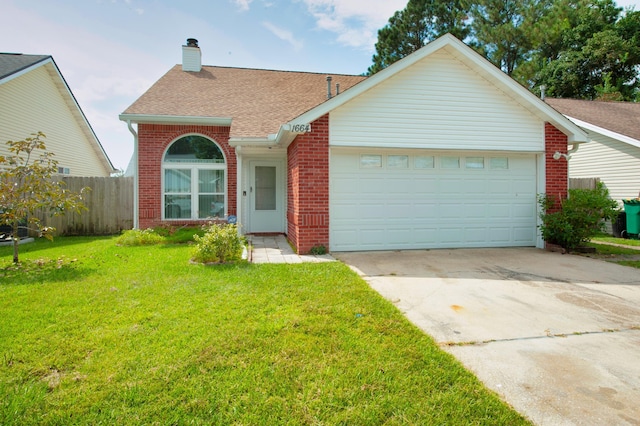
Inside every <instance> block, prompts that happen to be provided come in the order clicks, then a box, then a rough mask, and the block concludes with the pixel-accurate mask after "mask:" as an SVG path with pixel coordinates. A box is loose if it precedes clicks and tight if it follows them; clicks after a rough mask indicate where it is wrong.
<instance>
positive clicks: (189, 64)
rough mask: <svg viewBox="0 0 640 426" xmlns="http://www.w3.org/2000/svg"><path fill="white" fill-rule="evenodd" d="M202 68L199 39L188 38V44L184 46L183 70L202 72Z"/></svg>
mask: <svg viewBox="0 0 640 426" xmlns="http://www.w3.org/2000/svg"><path fill="white" fill-rule="evenodd" d="M201 69H202V53H201V52H200V48H199V47H198V40H196V39H195V38H188V39H187V44H186V45H184V46H182V71H193V72H200V70H201Z"/></svg>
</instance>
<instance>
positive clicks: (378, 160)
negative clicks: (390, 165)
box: [360, 154, 382, 168]
mask: <svg viewBox="0 0 640 426" xmlns="http://www.w3.org/2000/svg"><path fill="white" fill-rule="evenodd" d="M360 167H364V168H372V167H376V168H377V167H382V155H369V154H363V155H361V156H360Z"/></svg>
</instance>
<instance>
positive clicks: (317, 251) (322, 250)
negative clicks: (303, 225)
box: [309, 245, 327, 255]
mask: <svg viewBox="0 0 640 426" xmlns="http://www.w3.org/2000/svg"><path fill="white" fill-rule="evenodd" d="M309 253H310V254H313V255H323V254H327V248H326V247H325V246H322V245H320V246H313V247H311V250H310V251H309Z"/></svg>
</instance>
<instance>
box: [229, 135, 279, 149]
mask: <svg viewBox="0 0 640 426" xmlns="http://www.w3.org/2000/svg"><path fill="white" fill-rule="evenodd" d="M229 145H230V146H232V147H234V148H235V147H237V146H273V145H275V141H274V140H273V139H272V138H261V137H244V138H229Z"/></svg>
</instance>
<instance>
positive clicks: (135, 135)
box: [127, 120, 140, 229]
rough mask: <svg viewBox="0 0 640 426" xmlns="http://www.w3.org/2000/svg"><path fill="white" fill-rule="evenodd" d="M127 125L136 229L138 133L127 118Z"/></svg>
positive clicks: (134, 225)
mask: <svg viewBox="0 0 640 426" xmlns="http://www.w3.org/2000/svg"><path fill="white" fill-rule="evenodd" d="M127 127H128V128H129V131H130V132H131V134H132V135H133V229H138V228H139V227H140V221H139V219H138V133H137V132H136V131H135V130H134V129H133V126H132V125H131V120H127Z"/></svg>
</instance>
